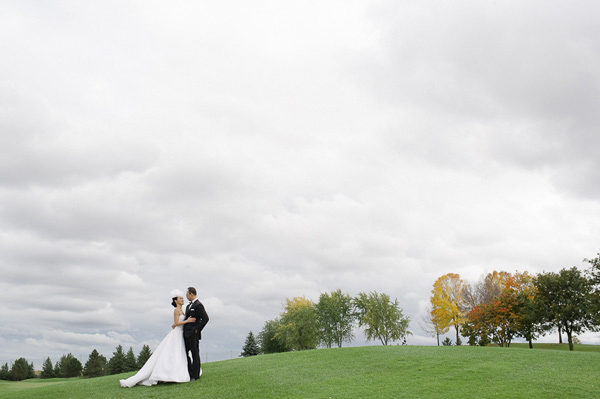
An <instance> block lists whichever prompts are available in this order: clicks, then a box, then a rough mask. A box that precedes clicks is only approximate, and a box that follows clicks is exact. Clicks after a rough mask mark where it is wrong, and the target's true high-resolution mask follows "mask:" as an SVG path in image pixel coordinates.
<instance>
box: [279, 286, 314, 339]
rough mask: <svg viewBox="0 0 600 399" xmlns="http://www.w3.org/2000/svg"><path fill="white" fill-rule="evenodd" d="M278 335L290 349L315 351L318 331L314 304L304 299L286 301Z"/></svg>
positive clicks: (297, 298)
mask: <svg viewBox="0 0 600 399" xmlns="http://www.w3.org/2000/svg"><path fill="white" fill-rule="evenodd" d="M278 334H279V335H280V336H281V337H282V338H283V339H284V341H285V342H286V343H287V344H288V345H289V346H290V347H291V348H292V349H295V350H305V349H315V348H316V347H317V345H318V344H319V329H318V327H317V315H316V312H315V305H314V303H313V302H312V301H311V300H309V299H306V298H305V297H296V298H294V299H291V300H290V299H286V304H285V308H284V312H283V313H282V314H281V324H280V325H279V332H278Z"/></svg>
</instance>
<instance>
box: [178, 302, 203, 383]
mask: <svg viewBox="0 0 600 399" xmlns="http://www.w3.org/2000/svg"><path fill="white" fill-rule="evenodd" d="M190 317H193V318H195V319H196V321H195V322H193V323H188V324H184V325H183V339H184V341H185V353H186V355H187V354H188V353H189V352H192V360H190V357H189V355H188V356H187V361H188V372H189V373H190V379H196V380H197V379H198V378H199V377H200V342H199V341H200V340H201V339H202V329H203V328H204V326H205V325H206V323H208V314H206V310H204V305H202V302H200V301H199V300H198V299H195V300H194V301H193V302H190V304H189V305H188V306H187V308H186V310H185V319H186V320H187V319H189V318H190Z"/></svg>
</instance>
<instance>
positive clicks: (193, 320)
mask: <svg viewBox="0 0 600 399" xmlns="http://www.w3.org/2000/svg"><path fill="white" fill-rule="evenodd" d="M195 321H196V319H195V318H194V317H190V318H189V319H187V322H188V323H193V322H195Z"/></svg>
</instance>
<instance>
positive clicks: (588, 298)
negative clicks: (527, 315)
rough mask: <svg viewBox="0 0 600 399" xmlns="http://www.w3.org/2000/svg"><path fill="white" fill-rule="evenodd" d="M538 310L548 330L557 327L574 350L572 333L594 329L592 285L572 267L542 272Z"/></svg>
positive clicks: (538, 288) (537, 297) (539, 278)
mask: <svg viewBox="0 0 600 399" xmlns="http://www.w3.org/2000/svg"><path fill="white" fill-rule="evenodd" d="M536 288H537V294H536V296H535V298H536V308H537V311H538V312H539V314H540V317H541V321H542V323H543V324H544V326H545V328H546V329H551V328H553V327H554V326H556V325H558V326H559V327H560V328H561V329H562V331H564V332H565V333H566V334H567V338H568V341H569V350H573V349H574V348H573V334H574V333H580V332H582V331H585V330H592V331H593V330H594V319H595V317H596V314H595V312H594V308H593V300H592V289H593V286H592V283H591V282H590V280H589V279H587V278H586V277H585V276H584V275H582V274H581V272H580V271H579V270H578V269H577V268H576V267H573V268H571V269H562V270H561V271H560V272H558V273H542V274H539V275H538V277H537V279H536Z"/></svg>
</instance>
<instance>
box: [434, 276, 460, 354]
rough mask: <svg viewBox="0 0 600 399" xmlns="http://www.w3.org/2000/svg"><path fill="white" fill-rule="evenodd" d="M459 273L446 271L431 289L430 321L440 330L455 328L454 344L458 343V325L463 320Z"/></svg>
mask: <svg viewBox="0 0 600 399" xmlns="http://www.w3.org/2000/svg"><path fill="white" fill-rule="evenodd" d="M464 286H465V283H464V282H463V280H461V278H460V275H458V274H454V273H448V274H446V275H443V276H442V277H440V278H438V279H437V280H436V281H435V283H434V284H433V290H431V298H430V300H429V301H430V302H431V321H432V323H433V324H434V325H435V326H436V329H439V330H441V331H443V330H446V329H447V328H449V327H452V326H453V327H454V328H455V329H456V344H457V345H458V344H460V337H459V333H460V325H461V324H462V323H463V321H464V305H463V289H464Z"/></svg>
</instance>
